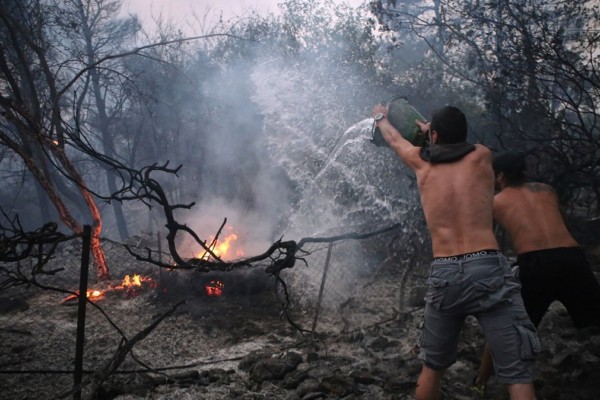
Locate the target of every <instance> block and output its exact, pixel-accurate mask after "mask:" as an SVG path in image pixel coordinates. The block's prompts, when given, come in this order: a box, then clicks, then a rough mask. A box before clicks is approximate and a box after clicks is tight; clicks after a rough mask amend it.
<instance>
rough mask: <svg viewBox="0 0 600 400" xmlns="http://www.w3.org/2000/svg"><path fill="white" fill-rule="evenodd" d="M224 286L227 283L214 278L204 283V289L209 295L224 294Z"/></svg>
mask: <svg viewBox="0 0 600 400" xmlns="http://www.w3.org/2000/svg"><path fill="white" fill-rule="evenodd" d="M224 287H225V284H224V283H223V282H221V281H218V280H216V279H213V280H212V281H210V282H208V283H207V284H206V285H204V291H205V292H206V295H207V296H211V297H214V296H220V295H222V294H223V288H224Z"/></svg>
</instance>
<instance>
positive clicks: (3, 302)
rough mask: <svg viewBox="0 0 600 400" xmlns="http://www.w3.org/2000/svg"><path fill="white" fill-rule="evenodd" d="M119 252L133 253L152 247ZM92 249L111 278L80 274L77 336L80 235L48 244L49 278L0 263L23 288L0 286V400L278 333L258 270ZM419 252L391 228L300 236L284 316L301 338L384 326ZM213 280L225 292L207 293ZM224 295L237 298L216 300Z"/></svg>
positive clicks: (237, 346) (257, 342) (414, 276)
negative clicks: (179, 263) (188, 266)
mask: <svg viewBox="0 0 600 400" xmlns="http://www.w3.org/2000/svg"><path fill="white" fill-rule="evenodd" d="M399 229H402V227H400V228H399ZM128 245H129V246H132V247H137V248H138V249H140V250H141V251H143V250H144V249H145V248H149V247H152V246H154V248H156V246H157V241H156V240H152V238H150V240H145V241H142V240H140V241H137V242H136V241H131V242H130V243H128ZM103 248H104V251H105V253H106V258H107V260H109V267H110V273H111V279H109V280H106V281H97V280H96V278H95V275H94V273H93V265H92V266H91V267H90V276H89V280H88V282H87V288H86V291H87V297H88V302H87V304H86V312H85V315H84V317H85V318H84V321H83V322H84V325H83V326H84V328H85V329H84V330H78V319H79V320H80V321H81V303H80V302H79V301H78V300H79V297H78V296H77V293H78V290H80V287H81V286H80V285H81V282H80V277H81V276H82V275H81V270H82V265H83V263H82V254H85V250H86V249H85V244H84V241H83V239H82V238H81V237H74V238H71V239H70V240H65V241H61V242H60V243H58V245H57V246H56V249H55V250H54V252H53V255H52V257H51V260H50V261H49V262H48V263H47V264H46V265H45V267H44V270H45V271H52V273H50V274H39V273H35V265H36V260H35V259H34V258H31V259H28V260H23V261H20V262H18V263H9V262H5V263H2V264H1V268H0V269H1V271H2V272H3V275H2V279H4V282H7V279H9V278H14V276H15V275H19V274H21V275H22V277H23V280H22V282H20V283H19V284H10V285H9V284H4V285H1V286H0V287H1V289H0V348H1V352H0V377H2V379H0V382H1V383H0V393H2V394H1V395H0V398H6V399H19V398H23V399H25V398H36V399H40V398H41V399H43V398H48V399H50V398H81V397H83V398H88V397H89V396H91V394H92V393H95V392H96V391H97V390H98V389H99V387H100V386H101V385H102V384H103V383H104V382H105V381H106V379H107V378H108V377H109V376H112V377H115V376H116V377H118V376H119V375H122V374H137V373H141V372H144V371H145V372H148V371H152V372H159V373H162V374H167V375H169V374H171V375H172V374H173V373H181V372H182V371H195V370H198V369H201V368H202V366H203V365H206V364H210V363H211V362H214V361H215V360H221V361H226V360H228V359H235V358H236V357H237V356H239V355H243V354H246V353H247V352H249V351H251V350H253V349H256V348H260V347H261V346H262V345H264V343H265V341H267V340H269V339H268V338H266V337H264V336H261V335H260V329H258V325H259V324H260V323H261V322H260V321H261V320H262V321H267V320H268V321H269V324H272V325H269V326H272V327H274V328H273V329H272V331H273V332H271V333H274V332H276V331H277V329H281V328H282V325H286V322H285V321H282V320H281V319H280V318H278V316H279V314H280V313H281V306H282V305H283V303H281V302H280V301H281V300H282V299H284V297H283V296H282V286H281V285H277V284H275V283H277V281H275V280H274V279H273V277H271V276H268V275H267V274H265V273H264V271H263V270H261V269H260V268H255V270H252V268H250V269H249V270H245V271H231V272H227V273H219V274H217V275H215V274H209V273H205V272H202V273H198V272H195V271H185V272H183V273H182V272H178V271H176V270H165V269H162V268H158V267H156V266H155V265H152V264H151V263H147V262H142V261H139V260H136V259H135V258H134V257H132V255H131V253H130V252H129V251H128V250H126V248H125V246H124V244H122V243H116V242H111V241H107V240H105V241H103ZM423 248H424V246H423V242H422V240H421V239H420V236H419V235H416V234H415V235H410V234H409V235H406V234H404V233H400V231H399V230H398V229H396V230H386V231H385V234H383V233H373V234H368V235H350V236H339V237H329V238H315V239H310V240H307V241H305V242H304V243H303V244H301V246H300V247H299V248H298V250H297V252H296V263H295V265H294V267H293V268H288V269H285V270H283V271H282V272H281V274H280V282H281V283H283V284H284V285H285V287H286V289H287V295H288V296H289V297H288V298H285V300H289V304H287V305H286V310H287V312H288V313H290V315H291V319H293V320H294V321H296V322H298V324H299V326H301V327H302V328H303V332H304V334H306V332H312V333H313V334H316V333H318V334H324V335H327V334H336V333H339V332H347V331H352V330H356V329H361V328H363V327H365V326H369V325H373V324H377V323H382V322H384V321H388V320H390V319H393V318H395V317H396V316H397V315H398V314H399V313H401V312H404V311H407V310H410V309H411V307H413V306H418V304H412V302H413V300H411V299H412V298H413V297H415V296H416V298H418V297H419V294H418V289H415V288H419V287H420V286H422V281H423V279H424V276H425V273H426V266H425V263H424V262H423V260H424V259H426V258H427V257H426V256H427V254H424V252H423V250H422V249H423ZM425 248H427V247H426V246H425ZM83 267H84V268H85V265H84V266H83ZM232 276H236V277H237V278H236V280H234V279H232V278H231V277H232ZM257 281H260V282H263V283H260V284H258V283H257ZM214 282H220V284H221V285H224V286H221V287H220V289H221V290H223V291H224V292H225V293H226V294H227V295H224V296H220V297H217V296H210V295H209V293H208V292H207V290H208V288H209V285H211V284H213V285H214ZM222 282H225V284H223V283H222ZM236 282H237V283H236ZM13 283H14V282H13ZM234 287H235V288H236V289H235V290H236V291H237V293H235V294H233V293H231V292H227V291H228V290H229V289H230V288H234ZM217 288H219V287H218V286H217ZM409 288H410V289H409ZM212 289H215V287H212ZM267 289H268V290H267ZM271 289H273V290H271ZM414 290H416V292H414ZM183 292H185V293H186V296H182V294H183ZM182 298H183V299H184V300H185V301H186V304H185V305H184V306H181V303H180V302H179V300H181V299H182ZM84 304H85V303H84ZM240 320H243V321H244V323H243V324H240V323H239V322H240ZM80 323H81V322H80ZM228 328H231V329H234V330H238V331H239V337H238V339H236V340H235V341H234V342H233V343H232V341H231V339H227V338H224V337H221V336H219V334H218V332H219V329H228ZM288 328H289V326H288ZM81 335H84V338H82V337H81ZM82 339H85V340H84V342H83V343H84V345H83V347H82V348H81V352H82V354H81V361H79V360H78V359H77V358H78V354H77V344H78V340H79V341H81V340H82ZM271 339H272V338H271ZM78 372H79V376H78ZM80 389H81V391H80Z"/></svg>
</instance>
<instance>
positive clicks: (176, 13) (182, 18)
mask: <svg viewBox="0 0 600 400" xmlns="http://www.w3.org/2000/svg"><path fill="white" fill-rule="evenodd" d="M282 1H283V0H123V8H122V12H123V13H128V12H131V13H135V14H137V15H139V16H140V17H141V18H142V21H143V23H144V24H145V25H146V27H147V28H149V27H150V26H151V25H152V19H153V18H156V17H158V16H159V15H161V16H162V17H163V18H164V19H168V20H172V21H173V22H177V23H178V24H181V25H180V26H181V29H182V30H183V31H186V32H190V31H193V30H194V28H193V27H192V25H194V24H196V23H197V22H196V21H197V19H198V18H199V19H200V20H202V19H204V18H205V17H206V16H207V15H209V16H212V15H220V12H221V11H222V12H223V17H224V19H229V18H234V17H241V16H249V15H250V14H251V11H252V10H255V11H256V12H258V13H259V14H261V15H266V14H268V13H269V12H277V11H278V7H277V4H279V3H281V2H282ZM328 1H333V2H335V3H346V4H350V5H352V6H357V5H360V4H363V3H364V0H328ZM194 16H196V17H198V18H195V17H194ZM206 22H207V23H210V22H211V21H210V19H209V20H208V21H206Z"/></svg>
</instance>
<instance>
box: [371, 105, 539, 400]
mask: <svg viewBox="0 0 600 400" xmlns="http://www.w3.org/2000/svg"><path fill="white" fill-rule="evenodd" d="M386 112H387V110H386V107H385V106H383V105H377V106H375V107H374V108H373V118H374V119H375V123H376V124H377V127H378V128H379V129H380V131H381V133H382V136H383V138H384V139H385V141H386V142H387V143H388V144H389V145H390V147H391V148H392V149H393V150H394V151H395V152H396V153H397V154H398V156H400V158H401V159H402V160H403V161H404V163H406V164H407V165H408V166H409V167H410V168H412V169H413V170H414V172H415V174H416V178H417V184H418V188H419V194H420V197H421V205H422V207H423V211H424V214H425V220H426V222H427V226H428V229H429V232H430V235H431V241H432V250H433V257H434V260H433V262H432V264H431V269H430V275H429V279H428V291H427V295H426V302H427V304H426V306H425V312H424V326H423V330H422V332H421V339H420V345H421V359H422V360H423V367H422V371H421V374H420V376H419V379H418V382H417V389H416V400H428V399H432V400H436V399H438V398H439V395H440V386H441V379H442V377H443V374H444V371H445V370H446V369H447V368H448V367H449V366H450V365H452V364H453V363H454V362H455V361H456V356H457V346H458V339H459V334H460V331H461V330H462V326H463V324H464V320H465V318H466V316H467V315H473V316H475V317H476V318H477V319H478V321H479V323H480V324H481V326H482V329H483V331H484V334H485V337H486V340H487V341H488V343H490V345H491V348H492V351H493V353H494V360H495V367H496V375H497V376H498V379H499V380H502V381H503V382H505V383H506V384H507V385H508V392H509V394H510V398H511V399H512V400H516V399H527V400H532V399H535V393H534V389H533V384H532V382H533V376H532V368H533V364H534V356H535V354H536V352H537V351H538V347H539V342H538V341H537V336H536V335H535V328H534V327H533V324H532V323H531V322H530V320H529V318H528V317H527V314H526V312H525V308H524V306H523V302H522V299H521V296H520V285H519V283H518V281H517V280H516V278H515V277H514V275H513V274H512V271H511V269H510V266H509V264H508V261H507V259H506V258H505V257H504V256H503V255H502V254H501V253H500V252H499V251H498V243H497V241H496V238H495V236H494V233H493V219H492V204H493V197H494V174H493V170H492V164H491V161H492V154H491V152H490V150H489V149H487V148H486V147H484V146H482V145H472V144H468V143H467V142H466V137H467V121H466V118H465V115H464V114H463V113H462V112H461V111H460V110H459V109H457V108H455V107H444V108H442V109H440V110H439V111H437V112H436V113H434V114H433V117H432V119H431V123H430V124H427V123H425V122H422V121H417V125H418V126H419V128H420V130H421V132H422V133H423V134H425V133H427V134H428V135H429V141H430V143H431V144H430V145H429V146H428V147H423V148H421V147H416V146H414V145H413V144H412V143H410V142H409V141H407V140H406V139H404V138H403V137H402V135H401V133H400V132H398V131H397V130H396V129H395V128H394V126H393V125H392V124H391V123H390V122H389V121H388V119H387V118H386Z"/></svg>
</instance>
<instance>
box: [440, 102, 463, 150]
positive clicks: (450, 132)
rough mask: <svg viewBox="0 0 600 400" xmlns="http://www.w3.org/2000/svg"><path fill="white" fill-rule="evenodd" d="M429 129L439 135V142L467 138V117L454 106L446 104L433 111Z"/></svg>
mask: <svg viewBox="0 0 600 400" xmlns="http://www.w3.org/2000/svg"><path fill="white" fill-rule="evenodd" d="M431 130H432V131H436V132H437V133H438V135H439V143H440V144H450V143H460V142H465V141H466V140H467V117H465V114H463V112H462V111H460V110H459V109H458V108H456V107H452V106H446V107H443V108H441V109H439V110H437V111H436V112H434V113H433V116H432V117H431Z"/></svg>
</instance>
